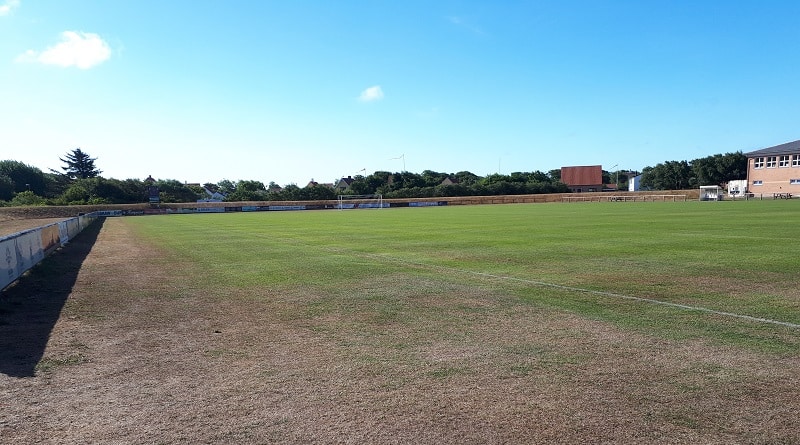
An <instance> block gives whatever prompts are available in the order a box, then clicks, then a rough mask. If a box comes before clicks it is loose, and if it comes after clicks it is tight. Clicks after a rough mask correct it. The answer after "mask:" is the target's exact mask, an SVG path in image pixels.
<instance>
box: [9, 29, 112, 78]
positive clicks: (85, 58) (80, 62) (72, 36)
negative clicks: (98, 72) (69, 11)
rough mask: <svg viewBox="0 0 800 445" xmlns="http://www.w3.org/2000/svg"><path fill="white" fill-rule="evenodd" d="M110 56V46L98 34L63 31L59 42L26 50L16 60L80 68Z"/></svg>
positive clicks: (96, 63)
mask: <svg viewBox="0 0 800 445" xmlns="http://www.w3.org/2000/svg"><path fill="white" fill-rule="evenodd" d="M110 57H111V48H110V47H109V46H108V43H106V42H105V41H104V40H103V39H102V38H100V36H99V35H97V34H93V33H88V32H78V31H64V32H62V33H61V42H59V43H57V44H56V45H55V46H51V47H50V48H47V49H46V50H44V51H42V52H37V51H34V50H28V51H26V52H25V53H24V54H22V55H20V56H19V57H17V61H18V62H38V63H42V64H44V65H57V66H62V67H70V66H75V67H78V68H80V69H82V70H85V69H89V68H91V67H93V66H95V65H98V64H100V63H103V62H104V61H106V60H108V59H109V58H110Z"/></svg>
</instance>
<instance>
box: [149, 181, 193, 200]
mask: <svg viewBox="0 0 800 445" xmlns="http://www.w3.org/2000/svg"><path fill="white" fill-rule="evenodd" d="M154 185H155V186H156V187H158V190H159V197H160V198H161V202H195V201H197V200H198V199H199V198H200V197H201V195H199V194H198V193H197V192H196V191H194V190H192V188H191V187H189V186H188V185H186V184H184V183H182V182H180V181H178V180H175V179H160V180H158V181H156V182H155V184H154Z"/></svg>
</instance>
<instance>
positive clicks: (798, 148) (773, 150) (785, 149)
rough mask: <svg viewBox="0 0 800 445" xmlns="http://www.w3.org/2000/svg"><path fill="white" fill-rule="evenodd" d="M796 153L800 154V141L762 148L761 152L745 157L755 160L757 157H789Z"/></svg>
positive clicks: (750, 153)
mask: <svg viewBox="0 0 800 445" xmlns="http://www.w3.org/2000/svg"><path fill="white" fill-rule="evenodd" d="M795 153H800V141H793V142H787V143H785V144H780V145H776V146H774V147H767V148H762V149H761V150H756V151H751V152H749V153H745V154H744V155H745V156H747V157H748V158H754V157H756V156H767V155H788V154H795Z"/></svg>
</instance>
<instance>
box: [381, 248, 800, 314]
mask: <svg viewBox="0 0 800 445" xmlns="http://www.w3.org/2000/svg"><path fill="white" fill-rule="evenodd" d="M366 255H367V256H371V257H374V258H381V259H383V260H390V261H394V262H396V263H401V264H410V265H414V266H419V267H425V268H428V269H444V270H449V271H453V272H459V273H463V274H469V275H477V276H481V277H488V278H493V279H496V280H507V281H516V282H520V283H525V284H532V285H535V286H541V287H551V288H554V289H560V290H566V291H571V292H582V293H586V294H592V295H599V296H602V297H611V298H620V299H624V300H632V301H640V302H643V303H650V304H658V305H662V306H668V307H674V308H678V309H684V310H688V311H698V312H705V313H707V314H714V315H720V316H724V317H732V318H739V319H742V320H748V321H754V322H757V323H767V324H774V325H778V326H786V327H789V328H794V329H800V324H797V323H790V322H788V321H780V320H771V319H769V318H760V317H753V316H751V315H743V314H735V313H733V312H725V311H718V310H715V309H709V308H706V307H702V306H690V305H688V304H680V303H671V302H669V301H661V300H655V299H653V298H644V297H634V296H631V295H624V294H618V293H615V292H606V291H600V290H592V289H584V288H580V287H573V286H564V285H561V284H553V283H546V282H544V281H537V280H529V279H526V278H517V277H509V276H505V275H495V274H491V273H487V272H476V271H474V270H466V269H458V268H455V267H447V266H440V265H432V264H424V263H418V262H415V261H405V260H401V259H399V258H392V257H388V256H384V255H375V254H366Z"/></svg>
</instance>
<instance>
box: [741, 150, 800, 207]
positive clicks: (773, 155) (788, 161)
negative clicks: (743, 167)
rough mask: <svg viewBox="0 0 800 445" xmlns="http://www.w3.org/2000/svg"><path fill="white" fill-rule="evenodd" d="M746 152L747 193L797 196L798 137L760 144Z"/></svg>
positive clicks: (799, 189) (799, 172)
mask: <svg viewBox="0 0 800 445" xmlns="http://www.w3.org/2000/svg"><path fill="white" fill-rule="evenodd" d="M745 156H747V189H748V191H749V192H750V193H755V194H776V193H781V194H788V193H791V194H792V195H797V196H800V141H794V142H787V143H785V144H780V145H776V146H774V147H768V148H762V149H761V150H756V151H751V152H749V153H745Z"/></svg>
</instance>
